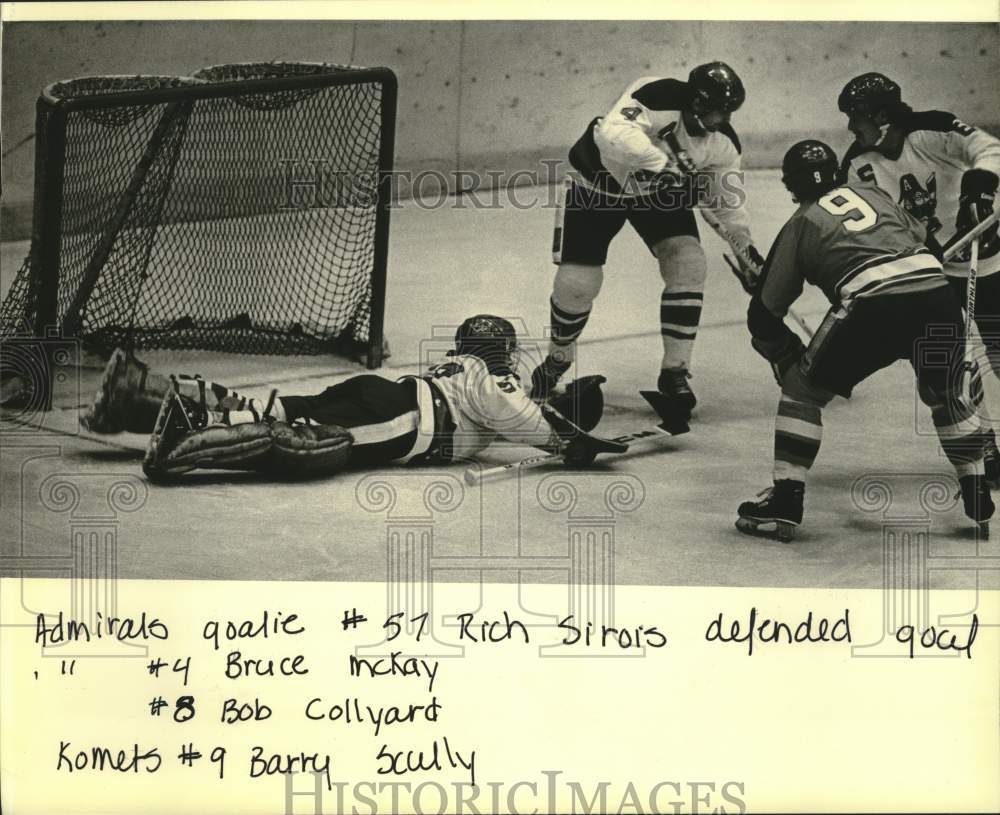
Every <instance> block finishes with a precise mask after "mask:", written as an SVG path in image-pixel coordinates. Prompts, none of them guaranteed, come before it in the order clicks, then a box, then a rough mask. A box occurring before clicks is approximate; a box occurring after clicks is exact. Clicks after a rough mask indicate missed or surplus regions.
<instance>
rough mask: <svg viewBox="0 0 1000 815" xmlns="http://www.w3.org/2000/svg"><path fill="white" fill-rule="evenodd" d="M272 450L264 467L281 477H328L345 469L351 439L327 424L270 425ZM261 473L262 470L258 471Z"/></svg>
mask: <svg viewBox="0 0 1000 815" xmlns="http://www.w3.org/2000/svg"><path fill="white" fill-rule="evenodd" d="M271 431H272V440H273V447H272V448H271V456H270V459H269V460H268V462H267V465H266V466H267V467H269V468H270V472H272V473H273V474H274V475H277V476H280V477H283V478H294V477H313V476H322V475H331V474H333V473H336V472H340V471H341V470H343V469H344V468H345V467H346V466H347V462H348V459H349V458H350V455H351V446H352V445H353V444H354V437H353V436H351V434H350V433H349V432H348V431H347V430H345V429H344V428H342V427H338V426H337V425H330V424H321V425H288V424H284V423H283V422H276V423H275V424H273V425H271ZM261 471H262V472H264V470H261Z"/></svg>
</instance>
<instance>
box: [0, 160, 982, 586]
mask: <svg viewBox="0 0 1000 815" xmlns="http://www.w3.org/2000/svg"><path fill="white" fill-rule="evenodd" d="M747 191H748V208H749V212H750V215H751V219H752V226H753V234H754V238H755V242H756V244H757V246H758V247H760V249H761V251H762V252H763V251H766V249H767V248H768V247H769V246H770V242H771V240H772V239H773V238H774V236H775V234H776V233H777V231H778V229H779V228H780V226H781V225H782V224H783V223H784V220H785V219H786V218H787V217H788V216H789V215H790V214H791V212H792V211H793V209H794V205H793V203H792V202H791V200H790V198H789V197H788V195H787V193H786V192H785V191H784V189H783V188H782V186H781V184H780V181H779V179H778V174H777V172H776V171H751V172H748V173H747ZM556 192H557V188H548V187H545V188H517V189H515V190H513V191H512V192H511V194H510V196H507V195H499V196H496V201H495V203H496V205H495V206H492V205H490V206H483V205H484V204H487V203H489V202H491V200H492V199H494V196H493V195H492V194H491V193H486V192H484V193H481V194H480V197H479V203H478V205H477V204H476V203H474V202H472V201H470V200H469V199H454V198H448V199H444V200H443V201H441V202H436V203H438V204H439V205H437V206H429V205H428V202H425V204H424V206H419V205H417V204H416V203H414V202H409V201H408V202H404V203H403V204H402V205H401V206H400V207H398V208H396V209H394V211H393V213H392V227H391V237H390V246H389V282H388V300H387V309H386V332H387V335H388V337H389V340H390V343H391V347H392V358H391V359H390V360H389V362H388V365H387V366H386V367H385V368H383V369H382V371H381V373H382V374H384V375H385V376H389V377H396V376H400V375H402V374H404V373H410V372H414V371H416V370H418V366H419V365H420V364H422V363H425V362H427V361H429V360H431V359H438V358H439V356H440V354H441V352H442V351H443V350H444V349H445V348H446V347H447V343H443V342H442V340H441V335H442V334H444V335H448V334H450V333H451V332H453V330H454V327H455V326H456V325H457V324H458V323H459V322H461V320H462V319H464V318H465V317H467V316H469V315H470V314H474V313H477V312H492V313H495V314H499V315H502V316H505V317H507V318H509V319H511V320H513V321H515V324H517V325H522V326H524V328H525V335H526V336H525V337H523V338H522V340H523V345H524V349H525V357H526V361H525V367H526V371H527V370H528V369H529V367H530V361H531V359H537V356H536V355H537V349H539V348H541V347H543V346H544V338H543V326H544V325H545V323H546V322H547V320H548V296H549V292H550V288H551V283H552V276H553V273H554V267H553V266H552V264H551V262H550V257H549V254H548V252H549V247H550V245H551V230H552V222H553V210H552V208H551V206H550V205H551V202H552V196H554V195H555V194H556ZM515 201H516V203H515ZM699 225H700V227H701V229H702V236H703V242H704V245H705V248H706V252H707V255H708V260H709V276H708V283H707V288H706V293H705V307H704V312H703V316H702V322H701V328H700V332H699V335H698V342H697V345H696V348H695V355H694V360H693V364H692V373H693V379H692V386H693V388H694V390H695V392H696V394H697V396H698V399H699V405H698V407H697V409H696V413H695V417H694V419H693V421H692V425H691V427H692V429H691V432H690V433H689V434H687V435H684V436H679V437H676V438H673V439H668V440H666V441H665V442H663V443H662V444H661V445H660V446H658V447H657V448H655V450H648V451H646V452H643V453H637V454H635V455H628V456H625V457H622V458H620V459H617V460H611V459H608V460H606V461H605V462H604V463H603V464H602V465H600V466H598V467H596V468H595V469H594V470H592V471H587V472H568V471H564V470H562V469H559V468H553V469H536V470H533V471H530V472H527V473H524V474H523V475H522V476H521V477H519V478H517V477H515V478H507V479H505V480H501V481H496V482H491V483H488V484H485V485H483V486H482V487H470V486H468V485H467V484H465V483H464V481H463V478H462V475H463V470H464V465H461V464H459V465H454V466H452V467H448V468H442V469H433V470H430V469H423V470H414V469H405V468H402V467H399V468H392V469H387V470H383V471H379V472H377V473H372V472H352V473H344V474H341V475H339V476H337V477H334V478H330V479H326V480H323V481H312V482H308V483H279V484H274V483H268V482H266V481H263V480H260V479H258V478H256V477H253V476H247V475H245V474H227V473H223V474H217V473H193V474H191V475H190V476H188V477H186V478H185V479H184V480H183V482H182V483H181V484H180V485H178V486H170V487H163V486H156V485H151V484H148V483H147V482H145V481H144V479H143V477H142V474H141V469H140V460H141V450H142V449H143V447H144V444H145V439H144V438H143V437H140V436H133V435H130V434H122V435H119V436H109V437H87V436H86V435H84V434H83V433H82V432H81V431H80V430H79V429H78V427H77V421H76V417H77V415H78V413H79V410H80V406H81V405H82V404H83V403H84V402H86V401H87V400H88V399H89V395H90V394H91V392H92V391H93V389H94V388H95V387H96V384H97V381H98V378H99V374H100V369H99V367H98V365H97V364H94V365H91V366H89V367H85V368H83V369H81V371H80V375H79V382H78V384H77V382H76V380H75V379H74V376H75V374H71V376H70V382H69V385H68V386H64V388H63V390H62V391H61V395H60V398H59V404H58V407H57V409H56V410H54V411H53V412H52V413H49V414H45V415H43V416H40V417H38V418H37V422H38V423H40V425H41V427H40V428H39V427H25V426H22V425H21V424H18V423H14V422H10V421H5V422H4V423H3V425H2V437H0V438H2V452H3V459H2V460H3V466H2V490H0V504H2V507H3V512H2V521H0V533H2V535H0V539H2V541H3V544H2V545H3V547H4V550H3V554H4V555H9V556H22V557H29V558H32V559H36V558H37V561H35V562H36V563H37V564H38V565H39V566H40V567H44V565H45V564H46V563H47V562H50V561H51V562H52V563H56V562H57V561H58V560H59V559H61V558H64V557H65V555H66V552H67V551H68V549H67V547H68V540H69V538H68V534H73V535H75V534H78V533H79V534H86V529H87V528H88V524H89V525H90V527H92V528H96V527H99V526H100V525H101V523H104V524H105V525H107V524H108V523H110V524H112V525H113V526H114V529H115V534H116V540H117V544H116V545H117V553H116V563H117V566H116V568H117V576H118V577H123V578H179V579H221V580H259V579H268V580H270V579H287V580H317V581H328V580H365V581H369V580H370V581H378V580H384V579H386V577H387V569H394V568H403V569H406V568H410V567H411V566H413V565H414V564H406V563H403V564H402V565H400V564H399V563H398V562H396V561H392V562H390V563H388V564H387V557H386V552H387V541H389V540H392V539H393V536H400V535H402V536H403V537H404V538H406V536H411V537H412V538H413V539H414V540H417V539H422V540H425V541H429V542H431V543H432V548H433V553H434V556H435V557H438V558H444V559H445V561H446V562H447V563H448V564H449V570H450V571H446V573H444V574H442V573H440V572H438V573H436V575H435V579H445V580H446V579H449V578H453V579H455V580H468V579H471V578H475V577H477V576H479V573H478V572H477V569H476V567H475V563H476V562H481V560H479V559H481V558H482V557H487V558H489V559H491V563H492V564H493V566H494V567H495V568H494V569H493V570H491V571H490V573H489V575H487V576H486V579H489V580H498V581H504V582H518V581H544V580H546V579H547V577H546V571H545V568H544V566H545V564H546V563H550V564H551V563H555V562H556V561H558V560H559V558H561V557H565V555H566V552H567V549H568V547H569V546H570V545H571V544H570V542H571V540H572V539H573V536H574V535H576V536H579V535H583V536H588V535H590V536H598V537H601V536H603V539H604V540H606V541H608V542H609V543H611V544H612V548H613V552H614V556H613V559H612V561H609V562H608V563H607V564H605V566H603V567H602V568H606V569H609V570H611V575H610V576H613V579H614V580H615V581H616V582H617V583H619V584H654V585H720V586H775V587H813V586H817V587H844V588H847V587H852V588H853V587H866V588H878V587H880V586H882V585H883V581H884V580H885V579H886V569H885V568H884V565H883V549H884V547H883V542H884V540H886V539H887V536H897V535H900V534H911V535H913V536H915V538H914V539H917V537H919V536H921V535H925V536H929V537H928V538H927V540H928V543H927V548H926V553H927V556H928V557H930V558H934V559H935V560H934V562H935V563H940V564H944V567H943V568H941V569H938V570H933V569H932V570H931V572H930V574H931V584H932V586H937V585H942V586H947V585H962V586H969V585H970V584H969V579H970V576H969V575H963V574H962V572H961V570H954V569H952V570H949V569H948V568H947V565H946V564H947V563H948V562H949V561H950V560H951V559H954V558H964V557H967V556H972V555H979V556H992V557H996V556H997V555H1000V544H998V543H997V541H998V540H1000V526H997V530H996V532H995V533H994V537H993V538H992V539H991V540H990V541H977V540H976V539H975V537H974V535H973V531H972V526H971V524H970V523H969V522H968V521H967V520H966V519H965V517H964V515H963V514H962V512H961V508H960V507H959V506H957V505H955V506H952V504H953V494H952V493H950V492H949V491H950V490H951V489H952V488H954V489H955V490H956V491H957V482H954V476H953V474H952V471H951V469H950V467H949V466H948V463H947V461H946V460H945V459H944V457H943V455H942V454H941V453H940V451H939V448H938V444H937V440H936V437H935V436H934V435H933V431H932V428H931V425H930V421H929V418H928V416H927V412H926V409H925V408H923V406H922V405H920V404H919V402H918V400H917V396H916V391H915V387H914V384H913V376H912V372H911V370H910V368H909V367H908V366H907V365H906V364H905V363H897V364H896V365H894V366H892V367H891V368H889V369H887V370H885V371H883V372H881V373H879V374H877V375H876V376H875V377H873V378H872V379H870V380H869V381H867V382H865V383H863V384H862V385H860V386H859V387H858V388H857V389H856V391H855V395H854V397H853V398H852V399H851V400H849V401H845V400H842V399H838V400H836V401H835V402H834V403H832V404H831V405H830V407H829V408H828V409H827V410H826V411H825V413H824V426H825V432H824V441H823V447H822V449H821V451H820V455H819V459H818V461H817V463H816V465H815V467H814V469H813V471H812V474H811V478H810V481H809V484H808V486H807V490H806V517H805V521H804V524H803V526H802V527H801V528H800V530H799V534H798V537H797V538H796V540H795V541H794V542H793V543H791V544H781V543H778V542H776V541H769V540H764V539H760V538H751V537H746V536H743V535H741V534H739V533H738V532H737V531H736V530H735V528H734V526H733V522H734V520H735V517H736V506H737V505H738V504H739V502H740V501H743V500H745V499H748V498H752V497H753V496H754V495H755V493H757V492H758V491H759V490H761V489H763V488H764V487H766V486H767V485H769V484H770V480H771V448H772V430H773V417H774V410H775V407H776V405H777V400H778V388H777V386H776V385H775V383H774V381H773V379H772V377H771V373H770V370H769V368H768V366H767V365H766V363H765V362H764V361H763V360H762V359H760V358H759V357H758V356H757V355H756V354H755V352H754V351H753V350H752V348H751V347H750V343H749V335H748V333H747V330H746V326H745V311H746V304H747V297H746V295H745V294H744V292H743V291H742V289H740V287H739V286H738V284H737V282H736V281H735V279H734V278H733V277H732V275H731V274H730V273H729V271H728V270H727V269H726V267H725V265H724V264H723V262H722V252H723V244H722V243H721V241H719V240H718V239H717V238H716V237H715V236H714V235H713V234H711V233H710V232H708V230H707V227H705V225H704V223H703V222H700V224H699ZM2 249H3V251H2V260H3V289H4V291H6V289H7V287H8V286H9V285H10V280H11V278H12V276H13V274H14V272H15V271H16V269H17V266H18V265H19V264H20V261H21V258H22V257H23V255H24V253H25V252H26V249H27V246H26V244H24V243H19V244H5V245H3V247H2ZM273 250H274V251H275V252H280V251H281V246H280V245H279V244H276V245H275V246H274V247H273ZM661 289H662V283H661V281H660V277H659V273H658V270H657V267H656V263H655V261H654V260H653V258H652V256H651V255H650V254H649V252H648V250H647V249H646V248H645V246H644V245H643V244H642V242H641V241H640V240H639V238H638V237H637V236H636V235H635V234H634V233H632V232H630V231H629V228H628V227H626V229H625V230H623V232H622V234H621V235H620V236H619V237H618V239H617V240H616V241H615V242H614V243H613V245H612V249H611V253H610V256H609V260H608V264H607V266H606V276H605V284H604V289H603V291H602V292H601V294H600V296H599V298H598V300H597V302H596V304H595V308H594V312H593V316H592V318H591V320H590V323H589V324H588V326H587V330H586V332H585V334H584V336H583V341H582V343H581V345H580V349H579V363H578V368H577V371H576V374H577V375H584V374H590V373H601V374H604V375H605V376H607V378H608V383H607V385H606V386H605V397H606V402H607V408H606V413H605V418H604V421H603V423H602V425H601V427H600V430H601V432H603V433H604V434H605V435H609V436H614V435H618V434H621V433H626V432H630V431H633V430H637V429H642V428H643V427H645V426H648V425H650V424H652V423H653V422H654V416H653V414H652V412H651V411H650V410H649V409H648V407H647V406H646V404H645V402H644V401H643V400H642V399H641V397H640V396H639V394H638V391H639V390H640V389H646V388H652V387H655V382H656V376H657V373H658V369H659V361H660V355H661V348H662V346H661V342H660V336H659V314H658V312H659V295H660V291H661ZM797 310H798V311H799V312H800V313H801V314H803V315H804V316H805V317H806V318H807V320H808V321H809V322H810V323H812V324H813V325H814V326H815V325H817V324H818V323H819V321H820V319H821V317H822V315H823V314H824V312H825V300H824V299H823V298H822V295H820V294H819V292H818V291H815V290H812V291H808V292H807V293H806V295H805V296H804V297H803V299H802V300H800V302H799V304H798V305H797ZM147 358H148V360H149V361H150V362H151V364H152V365H153V366H154V367H155V368H165V369H167V370H170V369H173V370H174V371H176V372H180V373H200V374H202V375H203V376H205V377H206V378H209V379H215V380H218V381H222V382H225V383H226V384H229V385H232V386H234V387H237V388H239V389H240V390H243V389H247V390H253V389H254V388H255V387H266V386H267V385H273V386H276V387H278V388H279V389H280V391H281V392H283V393H286V394H290V393H312V392H318V391H320V390H322V389H323V388H324V387H326V385H328V384H331V383H332V382H334V381H338V380H340V379H342V378H344V377H346V376H348V375H350V374H351V373H357V372H360V369H358V368H355V369H352V370H348V369H347V368H346V367H345V366H344V365H339V366H338V367H335V368H334V369H333V370H331V367H330V361H329V360H327V359H317V358H291V359H289V358H282V359H275V358H261V357H254V358H252V359H246V358H241V357H235V356H221V355H209V354H181V353H176V354H166V353H163V352H160V353H156V354H151V355H148V357H147ZM526 371H525V372H526ZM987 380H988V381H987V388H988V397H989V402H990V403H992V404H997V402H998V399H997V394H996V390H997V389H996V386H995V384H994V383H995V380H994V379H993V377H991V376H988V377H987ZM994 412H995V413H996V414H997V415H998V416H1000V410H995V411H994ZM531 454H532V451H531V450H530V449H529V448H523V447H514V446H512V445H499V444H498V445H496V446H494V447H493V448H491V449H490V450H489V451H487V455H485V456H484V457H483V460H484V461H486V462H487V463H502V462H508V461H514V460H517V459H520V458H523V457H525V456H528V455H531ZM67 485H69V486H67ZM116 485H120V486H117V487H116ZM931 505H933V507H934V511H930V510H928V509H927V507H928V506H931ZM88 519H89V520H88ZM102 519H103V520H102ZM109 519H110V520H109ZM68 530H69V532H68ZM421 536H423V537H422V538H421ZM514 557H519V558H521V560H519V561H518V562H519V563H521V564H523V563H524V562H525V561H524V558H538V559H539V560H538V564H539V567H540V568H535V569H531V570H522V571H520V572H519V571H517V570H515V569H513V568H511V569H510V570H505V569H504V568H503V564H504V560H503V559H504V558H514ZM467 558H468V559H470V563H469V565H468V566H465V565H464V559H467ZM445 561H442V562H445ZM955 562H956V563H957V562H958V561H955ZM512 563H513V561H512ZM248 589H249V590H252V587H248Z"/></svg>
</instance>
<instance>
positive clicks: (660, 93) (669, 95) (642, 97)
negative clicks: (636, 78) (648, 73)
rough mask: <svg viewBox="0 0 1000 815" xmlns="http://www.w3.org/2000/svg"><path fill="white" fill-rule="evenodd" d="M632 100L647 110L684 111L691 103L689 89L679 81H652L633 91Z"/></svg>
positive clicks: (685, 83) (684, 83)
mask: <svg viewBox="0 0 1000 815" xmlns="http://www.w3.org/2000/svg"><path fill="white" fill-rule="evenodd" d="M632 98H633V99H635V100H636V101H637V102H639V104H641V105H642V106H643V107H645V108H648V109H649V110H684V109H685V108H686V107H688V105H690V103H691V89H690V88H689V87H688V84H687V82H681V81H680V80H679V79H654V80H652V81H651V82H646V83H645V84H643V85H641V86H639V88H637V89H636V90H634V91H633V92H632Z"/></svg>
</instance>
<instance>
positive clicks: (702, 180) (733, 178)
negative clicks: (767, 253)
mask: <svg viewBox="0 0 1000 815" xmlns="http://www.w3.org/2000/svg"><path fill="white" fill-rule="evenodd" d="M745 96H746V94H745V91H744V88H743V83H742V82H741V81H740V78H739V77H738V76H737V75H736V72H735V71H734V70H733V69H732V68H730V67H729V66H728V65H726V64H725V63H722V62H711V63H708V64H705V65H699V66H698V67H696V68H694V69H693V70H692V71H691V73H690V75H689V77H688V80H687V82H684V81H680V80H677V79H664V78H658V77H643V78H641V79H638V80H637V81H635V82H633V83H632V84H631V85H629V86H628V88H626V89H625V92H624V93H623V94H622V95H621V96H620V97H619V99H618V100H617V101H616V102H615V104H614V105H613V106H612V108H611V110H609V111H608V112H607V113H606V114H605V115H604V116H601V117H599V118H597V119H594V120H593V121H592V122H591V123H590V124H589V125H588V126H587V128H586V131H585V132H584V134H583V136H582V137H581V138H580V139H579V140H578V141H577V142H576V144H575V145H574V146H573V148H572V149H571V150H570V154H569V159H570V163H571V165H572V167H573V170H574V171H575V172H574V173H573V174H571V178H572V183H570V184H568V185H567V189H566V199H565V203H564V206H563V207H562V208H561V210H560V213H559V220H558V221H557V223H556V230H555V235H554V241H553V260H554V261H555V263H556V264H557V265H558V270H557V272H556V276H555V281H554V283H553V287H552V296H551V300H550V320H551V328H552V338H551V342H550V345H549V349H548V354H547V356H546V358H545V360H544V361H543V363H542V364H541V365H539V366H538V367H537V368H536V369H535V371H534V372H533V374H532V397H533V398H544V397H545V396H546V395H547V394H549V393H550V392H551V391H552V389H553V388H555V387H556V385H557V383H558V381H559V379H560V377H562V375H563V374H564V373H565V372H566V371H567V370H568V369H569V367H570V365H571V363H572V361H573V360H574V358H575V346H576V341H577V339H578V338H579V336H580V334H581V333H582V331H583V329H584V326H585V325H586V324H587V320H588V318H589V317H590V313H591V308H592V306H593V303H594V300H595V298H596V297H597V294H598V292H599V291H600V289H601V284H602V282H603V279H604V264H605V262H606V260H607V253H608V246H609V245H610V243H611V241H612V239H613V238H614V236H615V235H616V234H617V233H618V232H619V231H620V230H621V228H622V226H624V224H625V222H626V221H628V222H629V223H630V224H631V225H632V227H633V228H634V229H635V230H636V232H638V233H639V236H640V237H641V238H642V239H643V241H644V242H645V243H646V245H647V247H649V250H650V252H652V254H653V255H654V257H655V258H656V260H657V263H658V264H659V268H660V274H661V276H662V278H663V292H662V295H661V297H660V302H659V308H660V327H661V336H662V341H663V356H662V360H661V363H660V374H659V379H658V383H657V385H658V389H659V391H660V392H661V393H662V394H663V396H664V397H665V401H664V404H665V405H666V407H667V409H668V413H669V414H670V418H671V419H672V420H677V421H680V422H684V421H686V420H687V418H688V417H689V416H690V413H691V410H692V408H693V407H694V405H695V401H696V400H695V396H694V393H693V392H692V390H691V388H690V386H689V384H688V381H687V380H688V378H689V368H690V364H691V354H692V349H693V347H694V341H695V337H696V335H697V331H698V323H699V320H700V318H701V308H702V299H703V292H704V287H705V275H706V269H707V266H706V261H705V253H704V251H703V250H702V247H701V244H700V242H699V240H698V227H697V225H696V223H695V217H694V209H693V208H694V206H695V205H698V204H700V205H702V206H709V207H711V208H713V209H714V210H715V214H716V215H717V217H718V219H719V220H720V221H721V222H722V223H723V225H724V226H725V227H726V228H728V230H729V232H730V233H732V235H733V236H734V237H735V238H736V240H737V241H739V242H740V243H741V244H742V245H743V246H745V247H747V248H748V250H749V255H750V257H751V258H753V259H754V260H755V261H757V262H758V263H762V259H761V257H760V254H759V253H758V252H757V250H756V249H755V248H754V247H753V242H752V240H751V235H750V225H749V219H748V217H747V214H746V211H745V209H744V207H743V193H742V187H741V186H740V181H739V177H738V174H737V171H738V170H739V167H740V150H741V147H740V142H739V138H738V137H737V135H736V133H735V131H734V130H733V128H732V127H731V125H730V123H729V120H730V117H731V115H732V114H733V112H734V111H736V110H738V109H739V108H740V106H741V105H742V104H743V101H744V99H745ZM680 152H683V153H686V154H687V158H688V159H690V162H691V163H693V164H694V165H695V166H696V167H697V168H698V169H699V172H698V174H697V177H696V178H692V177H691V175H690V172H689V170H690V167H687V168H685V167H684V166H683V165H682V164H681V163H679V162H678V160H677V156H678V154H679V153H680ZM664 418H668V417H667V416H664Z"/></svg>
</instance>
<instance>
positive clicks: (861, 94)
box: [837, 72, 903, 116]
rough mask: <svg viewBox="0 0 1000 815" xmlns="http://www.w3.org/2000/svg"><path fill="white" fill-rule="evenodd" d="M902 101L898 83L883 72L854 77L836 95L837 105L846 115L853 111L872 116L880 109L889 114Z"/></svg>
mask: <svg viewBox="0 0 1000 815" xmlns="http://www.w3.org/2000/svg"><path fill="white" fill-rule="evenodd" d="M902 103H903V101H902V92H901V91H900V89H899V85H897V84H896V83H895V82H893V81H892V80H891V79H889V77H887V76H886V75H885V74H879V73H875V72H871V73H867V74H861V76H856V77H854V79H852V80H851V81H850V82H848V83H847V84H846V85H844V89H843V90H842V91H841V92H840V96H838V97H837V107H838V108H839V109H840V111H841V112H842V113H846V114H847V115H848V116H851V115H853V114H855V113H859V114H861V115H863V116H874V115H875V114H876V113H878V112H879V111H881V110H884V111H886V112H887V113H889V114H890V115H891V114H892V113H893V112H894V111H895V110H896V109H898V108H899V107H900V106H901V105H902Z"/></svg>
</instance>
